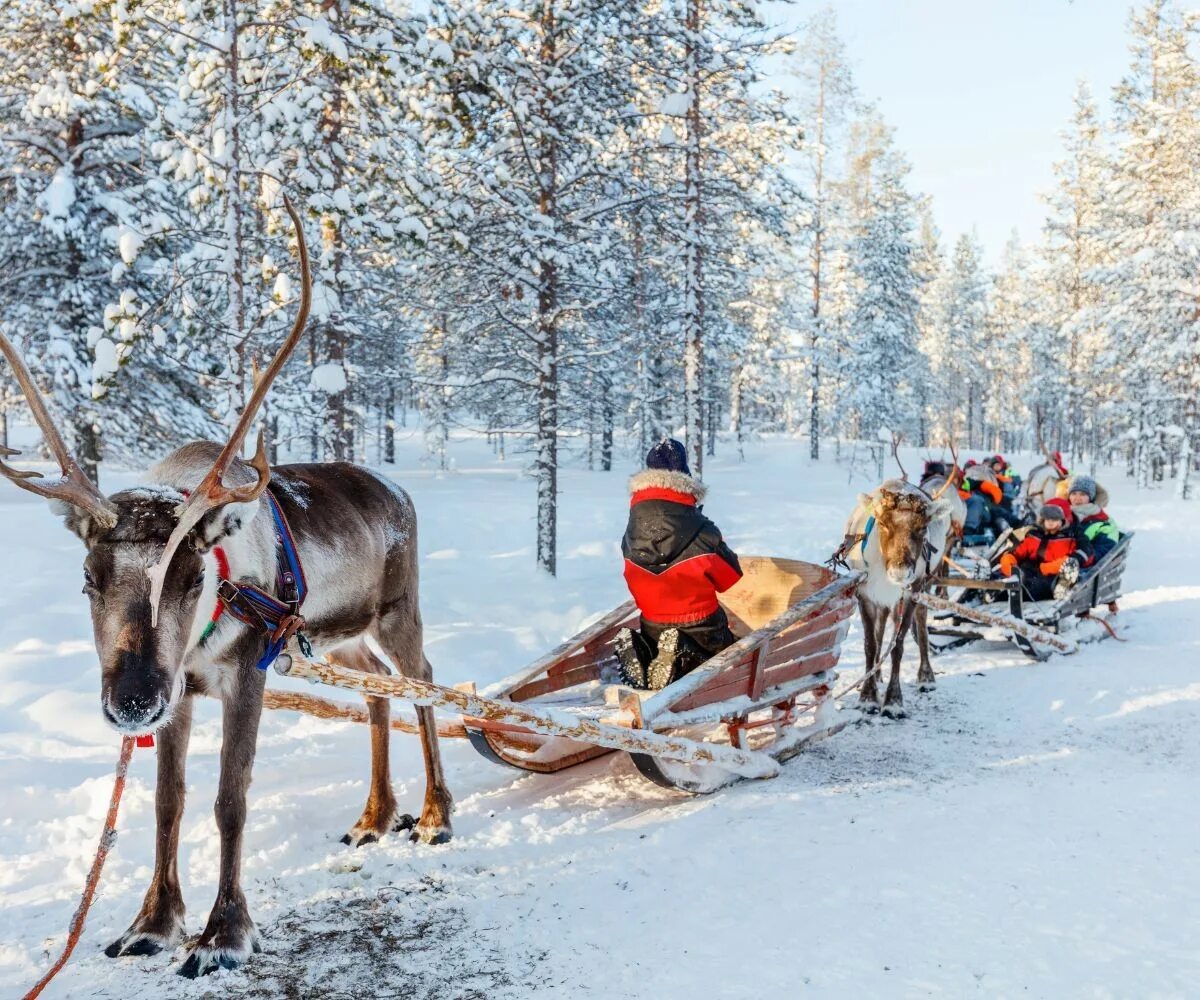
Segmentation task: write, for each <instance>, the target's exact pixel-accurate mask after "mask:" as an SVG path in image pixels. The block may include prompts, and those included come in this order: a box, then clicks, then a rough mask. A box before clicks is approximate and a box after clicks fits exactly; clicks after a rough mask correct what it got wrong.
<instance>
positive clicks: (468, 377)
mask: <svg viewBox="0 0 1200 1000" xmlns="http://www.w3.org/2000/svg"><path fill="white" fill-rule="evenodd" d="M433 14H434V21H435V23H436V24H437V25H439V26H440V27H441V29H442V30H443V31H444V32H445V34H446V36H447V44H448V45H449V46H452V47H453V49H454V50H455V51H456V52H457V54H458V59H457V70H458V73H459V76H458V80H459V81H460V82H459V84H458V89H457V90H456V92H455V93H454V94H453V102H452V105H451V107H452V110H453V112H454V114H447V116H446V118H445V120H444V126H445V127H444V128H443V130H442V132H441V134H440V136H439V139H440V140H441V147H440V149H439V150H438V153H437V161H436V162H437V167H438V169H439V170H440V171H442V172H443V180H444V183H445V184H446V186H447V189H448V190H449V191H451V192H452V195H451V198H452V200H451V201H450V204H449V206H448V208H447V214H448V215H449V216H450V217H451V218H453V219H454V221H455V223H456V225H455V226H454V227H449V226H447V227H446V229H445V232H446V235H447V237H448V239H449V241H450V242H452V243H453V244H454V245H456V246H457V248H458V253H459V255H460V258H461V259H460V260H459V261H458V262H457V264H455V265H451V266H449V267H446V268H444V269H443V273H444V274H445V276H446V277H447V278H448V279H450V280H447V281H446V282H445V283H444V284H443V286H442V289H443V294H445V292H446V291H447V290H449V289H450V288H451V287H453V289H454V291H455V293H457V295H456V297H457V302H456V303H455V304H454V305H455V309H454V311H453V312H452V314H451V316H450V323H451V326H452V327H454V328H455V329H456V330H457V336H458V337H459V338H460V341H459V342H460V343H461V344H462V345H463V346H464V350H463V351H462V352H460V353H456V356H455V358H454V363H455V365H456V366H458V368H459V370H460V371H461V372H462V373H463V376H464V377H463V378H461V379H460V380H459V384H460V386H461V388H460V391H459V395H460V397H462V401H463V402H464V403H470V404H473V405H474V407H475V408H476V409H480V408H485V407H490V406H491V405H503V408H504V410H505V412H506V413H507V414H508V416H509V419H510V420H511V421H512V423H513V424H515V425H516V427H517V428H519V429H528V430H530V431H531V432H532V438H533V448H534V463H533V466H534V467H533V471H534V477H535V480H536V483H537V497H538V500H537V562H538V565H539V566H541V567H542V568H544V569H546V570H547V571H549V572H551V573H553V572H555V569H556V563H557V497H558V466H559V444H560V433H561V430H562V424H563V421H564V419H565V418H566V417H567V414H568V413H571V412H572V411H574V412H576V413H578V412H579V411H580V410H581V409H582V407H579V405H578V404H579V396H578V394H577V393H576V392H575V386H577V385H579V384H580V383H581V381H582V380H577V379H576V377H575V376H576V375H578V374H579V372H578V369H580V368H582V367H586V366H587V361H588V360H589V359H590V358H591V356H592V352H591V351H590V350H589V347H588V345H587V344H586V343H585V342H584V339H583V338H582V337H581V328H582V318H583V315H584V312H585V310H586V309H588V308H589V307H592V306H594V304H595V303H596V302H597V301H602V300H603V299H604V298H605V297H607V296H608V295H610V294H612V279H613V274H614V269H613V267H612V264H611V260H610V240H611V237H610V226H609V215H610V213H611V211H612V208H613V206H612V201H611V199H610V197H609V195H610V192H609V191H608V185H607V183H606V176H605V171H604V169H603V167H604V150H605V148H606V146H607V144H608V142H609V140H610V138H611V137H612V136H613V133H614V131H615V129H616V127H617V124H618V122H619V118H620V113H621V111H622V110H623V109H624V108H626V107H627V106H629V105H630V103H631V97H630V94H629V77H628V74H626V73H619V72H617V70H618V69H620V68H621V63H620V61H618V60H616V59H614V58H613V57H612V52H613V51H614V50H619V49H620V48H622V47H623V46H625V45H626V39H627V38H628V36H629V33H630V22H629V17H628V14H627V12H626V11H625V10H624V5H623V4H621V3H617V2H612V3H607V2H604V3H596V4H589V5H586V6H582V7H581V6H578V5H575V4H569V3H565V2H563V0H542V2H540V3H538V4H537V5H536V6H535V7H534V8H533V9H532V10H531V12H530V14H529V16H525V15H524V14H521V13H519V12H517V11H515V10H513V8H512V7H511V5H508V4H504V3H500V2H498V0H472V2H470V3H458V4H448V3H443V4H435V5H434V10H433ZM455 276H457V278H458V280H457V281H455V280H453V278H454V277H455ZM514 388H516V389H517V390H518V392H516V393H514V392H513V391H512V390H513V389H514Z"/></svg>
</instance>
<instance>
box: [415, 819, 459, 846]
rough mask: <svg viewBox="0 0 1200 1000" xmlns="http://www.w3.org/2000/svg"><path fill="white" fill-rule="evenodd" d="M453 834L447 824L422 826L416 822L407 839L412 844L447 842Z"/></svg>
mask: <svg viewBox="0 0 1200 1000" xmlns="http://www.w3.org/2000/svg"><path fill="white" fill-rule="evenodd" d="M453 836H454V833H453V831H452V830H451V829H450V827H448V826H422V825H421V824H420V823H418V824H417V825H416V826H414V827H413V831H412V833H410V834H409V835H408V839H409V840H410V841H411V842H412V843H414V844H417V843H420V844H448V843H450V840H451V838H452V837H453Z"/></svg>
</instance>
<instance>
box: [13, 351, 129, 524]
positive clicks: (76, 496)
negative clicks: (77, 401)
mask: <svg viewBox="0 0 1200 1000" xmlns="http://www.w3.org/2000/svg"><path fill="white" fill-rule="evenodd" d="M0 353H2V354H3V355H4V356H5V357H6V358H8V363H9V364H10V365H12V369H13V373H14V374H15V375H16V378H17V385H18V386H20V388H21V392H22V393H23V394H24V396H25V401H26V402H27V403H28V404H29V409H30V411H31V412H32V413H33V419H34V420H35V421H36V422H37V425H38V427H40V428H41V430H42V436H43V437H44V438H45V439H46V444H47V446H48V447H49V448H50V451H51V452H52V453H53V455H54V459H55V461H57V462H58V467H59V468H60V469H61V470H62V475H61V476H60V477H59V478H58V479H45V477H43V476H42V474H41V473H40V472H32V471H27V470H23V469H14V468H13V467H12V466H10V465H6V464H5V463H4V462H0V475H3V476H4V477H5V478H6V479H8V480H10V481H11V482H13V483H15V484H16V485H17V486H19V487H21V489H23V490H28V491H29V492H30V493H36V494H37V495H38V496H40V497H45V498H46V499H47V500H63V501H65V502H66V503H69V504H71V505H72V506H75V507H78V508H79V509H80V510H82V511H83V512H84V513H85V514H88V515H89V516H91V517H94V518H95V519H96V520H97V521H98V522H99V523H100V524H101V525H103V526H104V527H105V528H111V527H112V526H113V525H115V524H116V523H117V510H116V508H115V507H114V506H113V505H112V504H111V503H109V501H108V498H107V497H105V495H104V494H103V493H101V492H100V488H99V487H98V486H97V485H96V484H95V483H93V482H92V481H91V480H90V479H89V478H88V476H87V474H86V473H85V472H84V471H83V469H81V468H80V467H79V463H78V462H76V461H75V457H74V456H73V455H72V454H71V452H70V450H69V449H68V448H67V445H66V442H65V441H63V439H62V435H61V434H60V433H59V432H58V428H57V427H56V426H55V425H54V421H53V420H52V419H51V418H50V412H49V411H48V410H47V409H46V401H45V400H44V399H42V394H41V392H40V391H39V390H38V387H37V384H36V383H35V382H34V381H33V376H32V375H31V374H30V373H29V369H28V368H27V367H26V366H25V361H24V359H23V358H22V357H21V355H20V354H18V353H17V349H16V348H15V347H14V346H13V344H12V341H10V340H9V339H8V338H7V337H6V336H5V335H4V334H3V333H0ZM19 454H21V453H20V452H19V451H13V450H12V449H11V448H2V447H0V457H4V458H11V457H12V456H14V455H19ZM38 480H44V481H42V482H39V481H38Z"/></svg>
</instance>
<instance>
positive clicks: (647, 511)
mask: <svg viewBox="0 0 1200 1000" xmlns="http://www.w3.org/2000/svg"><path fill="white" fill-rule="evenodd" d="M629 492H630V494H631V497H630V501H629V524H628V526H627V527H626V529H625V537H624V538H622V539H621V552H622V554H623V555H624V556H625V582H626V584H627V585H628V586H629V593H630V594H632V595H633V599H634V601H635V602H636V603H637V606H638V610H639V611H640V612H641V614H642V620H641V627H640V628H639V629H637V630H630V629H627V628H625V629H621V631H620V632H618V633H617V638H616V648H617V658H618V659H619V660H620V663H621V672H622V673H623V674H624V676H625V680H626V681H627V682H628V683H629V684H631V685H632V686H633V687H638V688H649V689H651V690H655V691H657V690H659V689H661V688H664V687H666V686H667V684H669V683H670V682H671V681H672V680H674V679H676V678H678V677H682V676H683V675H684V674H686V673H688V672H689V671H691V670H694V669H695V668H696V667H698V666H699V665H700V664H701V663H703V662H704V661H705V660H707V659H708V658H709V657H710V656H713V655H714V654H716V653H719V652H720V651H721V650H722V649H724V648H725V647H726V646H730V645H732V644H733V643H734V642H735V641H736V637H735V636H734V634H733V633H732V632H731V631H730V630H729V619H728V618H727V617H726V616H725V612H724V610H723V609H722V608H721V606H720V605H719V604H718V603H717V594H719V593H721V592H723V591H726V590H728V589H729V588H730V587H732V586H733V585H734V584H735V583H737V582H738V580H740V579H741V578H742V567H741V565H740V564H739V563H738V558H737V556H736V555H734V553H733V552H732V551H731V550H730V548H729V546H728V545H726V544H725V542H724V540H722V538H721V532H720V531H719V530H718V529H717V526H716V525H715V524H713V523H712V521H710V520H709V519H708V518H706V517H705V516H704V515H703V514H702V513H701V507H700V503H701V501H702V500H703V499H704V493H705V488H704V486H703V485H702V484H701V483H699V482H698V481H697V480H695V479H693V478H692V475H691V470H689V469H688V464H687V452H686V451H685V450H684V447H683V445H682V444H680V443H679V442H678V441H676V440H674V439H673V438H667V439H666V440H664V441H662V442H661V443H659V444H657V445H655V446H654V447H653V448H651V449H650V452H649V454H647V456H646V468H645V470H644V471H642V472H639V473H638V474H637V475H635V476H634V477H633V478H632V479H631V480H630V481H629Z"/></svg>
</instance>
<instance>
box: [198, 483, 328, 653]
mask: <svg viewBox="0 0 1200 1000" xmlns="http://www.w3.org/2000/svg"><path fill="white" fill-rule="evenodd" d="M263 495H264V496H265V497H266V500H267V508H268V509H269V510H270V511H271V519H272V520H273V521H274V522H275V559H276V563H277V572H276V576H275V589H276V591H277V592H278V594H279V596H278V597H274V596H272V595H271V594H268V593H267V592H266V591H265V590H262V589H261V588H259V587H256V586H254V585H253V584H250V583H234V582H233V581H232V580H230V579H229V576H230V570H229V559H228V557H227V556H226V555H225V552H224V551H223V550H222V549H221V548H219V547H218V548H216V549H214V550H213V555H214V556H215V557H216V560H217V574H218V579H219V581H220V582H219V583H218V585H217V606H216V608H215V609H214V611H213V616H212V620H211V621H210V622H209V623H208V625H207V626H206V627H205V629H204V632H203V633H202V634H201V636H200V641H201V642H204V641H205V640H206V639H207V638H208V637H209V636H210V635H212V633H213V630H214V629H215V628H216V627H217V622H219V621H220V619H221V616H222V615H223V614H224V613H225V612H228V613H229V614H231V615H232V616H233V617H234V618H236V619H237V620H238V621H240V622H241V623H242V624H243V625H249V626H250V627H251V628H254V629H258V630H259V631H260V632H263V633H265V634H266V635H267V637H268V641H267V648H266V650H265V652H264V653H263V655H262V656H260V657H259V659H258V662H257V663H256V664H255V666H256V667H257V668H258V669H259V670H267V669H268V668H269V667H270V666H271V664H273V663H274V662H275V661H276V660H277V659H278V658H279V654H280V653H282V652H283V649H284V647H285V646H286V645H287V644H288V640H289V639H291V638H292V636H296V639H297V641H298V642H299V644H300V649H301V650H302V651H303V652H304V655H305V656H311V655H312V645H311V643H309V641H308V638H307V637H306V636H305V635H304V634H303V633H302V632H301V629H303V628H304V617H303V616H302V615H301V614H300V605H302V604H303V603H304V598H305V597H307V596H308V581H307V580H306V579H305V578H304V567H303V566H302V565H301V563H300V554H299V552H298V551H297V550H296V540H295V539H294V538H293V537H292V530H291V528H290V527H289V526H288V522H287V518H286V517H285V516H284V513H283V510H282V508H280V506H279V501H278V500H276V499H275V495H274V494H273V493H272V492H271V491H270V490H269V489H268V490H267V491H266V492H265V493H264V494H263Z"/></svg>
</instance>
